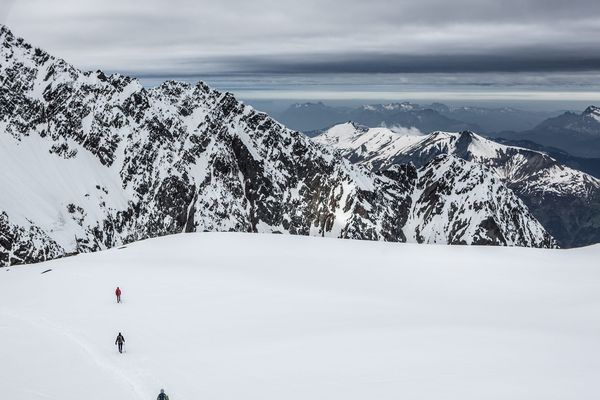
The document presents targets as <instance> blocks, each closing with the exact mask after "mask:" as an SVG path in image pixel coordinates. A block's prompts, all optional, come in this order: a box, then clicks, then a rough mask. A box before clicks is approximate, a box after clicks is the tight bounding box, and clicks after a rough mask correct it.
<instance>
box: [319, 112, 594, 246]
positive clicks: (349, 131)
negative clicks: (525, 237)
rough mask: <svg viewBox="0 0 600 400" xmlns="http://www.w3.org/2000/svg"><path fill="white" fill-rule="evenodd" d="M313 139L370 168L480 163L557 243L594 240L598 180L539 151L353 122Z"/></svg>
mask: <svg viewBox="0 0 600 400" xmlns="http://www.w3.org/2000/svg"><path fill="white" fill-rule="evenodd" d="M313 140H315V141H317V142H318V143H322V144H327V145H329V146H332V147H335V148H337V149H338V150H339V151H340V152H341V153H342V154H343V155H344V156H345V157H346V158H348V159H349V160H350V161H351V162H353V163H355V164H359V165H364V166H367V167H368V168H370V169H373V170H375V171H385V170H387V169H389V168H397V167H398V166H403V165H407V164H410V165H415V166H416V167H420V166H423V165H426V164H427V163H430V162H431V161H432V160H435V159H436V158H437V157H439V156H440V155H451V156H453V157H457V158H460V159H463V160H466V161H469V162H473V163H477V164H480V165H482V166H485V167H486V168H490V169H491V170H493V171H494V173H495V174H496V175H497V176H498V177H499V178H500V179H501V180H503V181H504V182H505V184H506V185H507V186H508V187H509V188H510V189H512V190H513V191H514V192H515V193H516V194H517V196H519V197H520V198H521V200H523V201H524V202H525V204H527V206H528V207H529V209H530V210H531V212H532V213H533V214H534V215H535V217H536V218H537V219H538V220H539V221H540V222H541V223H542V225H544V227H545V228H546V229H547V230H548V231H549V232H550V233H551V234H552V235H553V236H554V237H555V238H556V239H557V240H558V242H559V244H560V245H561V246H563V247H574V246H583V245H587V244H591V243H598V242H600V180H599V179H596V178H594V177H593V176H591V175H589V174H586V173H584V172H581V171H578V170H575V169H572V168H570V167H568V166H566V165H563V164H561V163H560V162H559V161H557V160H556V159H554V158H552V157H550V156H549V155H547V154H545V153H543V152H539V151H534V150H530V149H525V148H521V147H515V146H507V145H503V144H499V143H496V142H494V141H491V140H488V139H486V138H484V137H482V136H479V135H476V134H474V133H472V132H469V131H463V132H461V133H449V132H433V133H431V134H429V135H424V136H417V135H401V134H398V133H396V132H394V131H392V130H390V129H387V128H367V127H363V126H360V125H357V124H354V123H346V124H341V125H338V126H334V127H332V128H331V129H329V130H327V131H326V132H324V133H323V134H321V135H319V136H317V137H315V138H313ZM462 183H464V182H462ZM456 184H457V186H456V187H455V189H456V190H460V188H461V187H462V186H461V185H460V184H458V183H456ZM457 188H458V189H457Z"/></svg>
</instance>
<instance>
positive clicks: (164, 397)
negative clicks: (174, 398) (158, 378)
mask: <svg viewBox="0 0 600 400" xmlns="http://www.w3.org/2000/svg"><path fill="white" fill-rule="evenodd" d="M156 400H169V396H167V394H166V393H165V389H160V394H159V395H158V397H157V398H156Z"/></svg>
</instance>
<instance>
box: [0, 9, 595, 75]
mask: <svg viewBox="0 0 600 400" xmlns="http://www.w3.org/2000/svg"><path fill="white" fill-rule="evenodd" d="M0 4H2V6H1V7H0V19H1V20H2V21H3V22H4V23H6V24H7V25H8V26H9V27H11V28H12V29H13V30H14V31H15V33H17V34H18V35H21V36H24V37H25V38H26V39H27V40H28V41H30V42H33V43H35V44H37V45H39V46H42V47H45V48H47V49H48V50H50V51H51V52H53V53H55V54H58V55H60V56H62V57H63V58H66V59H68V60H70V61H71V62H74V63H75V64H77V65H79V66H81V67H84V68H98V67H100V68H103V69H108V70H120V71H128V72H138V73H143V74H159V75H164V74H165V73H167V74H173V73H176V74H199V73H200V74H202V73H230V72H252V73H255V72H265V73H314V72H370V73H372V72H415V71H418V72H474V71H475V72H481V71H501V72H502V71H582V70H600V1H598V0H568V1H566V0H502V1H500V0H453V1H448V0H370V1H365V0H339V1H323V0H294V1H288V0H253V1H251V0H219V1H215V0H212V1H205V0H195V1H191V0H168V1H167V0H164V1H159V0H139V1H138V0H133V1H132V0H93V1H90V0H52V1H48V0H16V1H11V0H0Z"/></svg>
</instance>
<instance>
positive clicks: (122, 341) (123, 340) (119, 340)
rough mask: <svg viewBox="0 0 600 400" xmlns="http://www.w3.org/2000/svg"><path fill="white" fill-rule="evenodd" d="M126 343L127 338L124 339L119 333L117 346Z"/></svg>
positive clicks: (116, 341)
mask: <svg viewBox="0 0 600 400" xmlns="http://www.w3.org/2000/svg"><path fill="white" fill-rule="evenodd" d="M124 342H125V338H124V337H123V335H121V334H120V333H119V335H117V339H116V340H115V344H117V343H124Z"/></svg>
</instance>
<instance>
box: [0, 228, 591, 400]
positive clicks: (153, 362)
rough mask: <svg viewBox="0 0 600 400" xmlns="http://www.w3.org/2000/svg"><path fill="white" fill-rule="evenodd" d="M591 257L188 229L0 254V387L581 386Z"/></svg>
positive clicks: (578, 390)
mask: <svg viewBox="0 0 600 400" xmlns="http://www.w3.org/2000/svg"><path fill="white" fill-rule="evenodd" d="M292 255H293V256H292ZM598 257H600V248H599V247H598V246H594V247H589V248H583V249H574V250H561V251H557V250H540V249H525V248H502V247H486V246H473V247H456V246H454V247H453V246H428V245H414V244H397V243H382V242H369V241H350V240H335V239H322V238H311V237H300V236H286V235H260V234H258V235H257V234H253V235H251V234H239V233H192V234H180V235H173V236H168V237H162V238H157V239H151V240H148V241H143V242H138V243H134V244H131V245H128V246H127V248H124V249H118V248H115V249H111V250H108V251H105V252H98V253H93V254H82V255H78V256H75V257H68V258H64V259H60V260H55V261H51V262H45V263H42V264H36V265H30V266H23V267H18V268H2V269H0V274H1V277H0V337H1V338H2V341H3V345H2V346H0V359H1V360H2V362H1V363H0V376H2V393H3V396H5V397H6V398H7V399H12V400H33V399H60V400H81V399H86V400H96V399H108V398H110V399H114V400H138V399H139V400H142V399H144V400H145V399H154V398H156V396H157V394H158V392H159V390H160V388H161V387H164V388H165V390H166V392H167V393H168V394H169V395H170V397H171V399H239V398H244V399H251V400H252V399H261V400H271V399H273V400H275V399H277V400H279V399H287V400H295V399H338V398H339V399H347V400H355V399H356V400H363V399H367V398H377V399H380V400H387V399H389V400H397V399H399V398H402V399H407V400H416V399H441V398H443V399H447V400H454V399H456V400H480V399H482V398H485V399H487V400H495V399H497V400H506V399H512V400H532V399H540V400H541V399H572V398H576V399H578V400H595V399H596V398H597V395H598V393H599V392H600V381H599V380H598V379H597V377H598V374H599V373H600V364H599V363H598V357H597V354H598V352H599V351H600V342H599V341H598V335H599V334H600V317H599V316H600V309H599V307H600V306H599V305H600V270H599V269H598V267H597V260H598ZM48 269H51V271H49V272H46V273H43V274H42V272H43V271H46V270H48ZM116 286H120V287H121V288H122V290H123V296H122V298H123V303H122V304H116V303H115V298H114V289H115V287H116ZM118 332H122V333H123V335H124V337H125V340H126V342H125V353H124V354H123V355H120V354H119V353H118V352H117V349H116V347H115V346H114V341H115V337H116V335H117V333H118Z"/></svg>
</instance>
